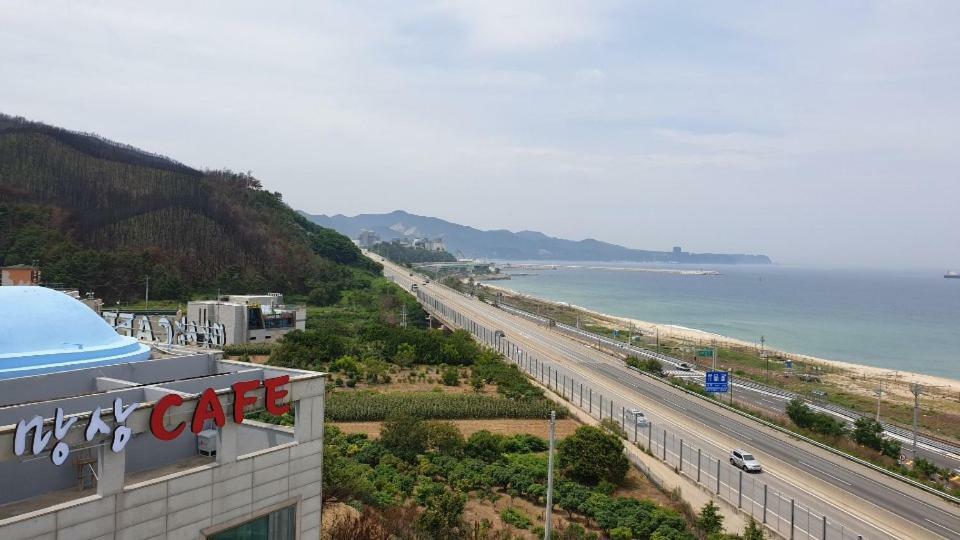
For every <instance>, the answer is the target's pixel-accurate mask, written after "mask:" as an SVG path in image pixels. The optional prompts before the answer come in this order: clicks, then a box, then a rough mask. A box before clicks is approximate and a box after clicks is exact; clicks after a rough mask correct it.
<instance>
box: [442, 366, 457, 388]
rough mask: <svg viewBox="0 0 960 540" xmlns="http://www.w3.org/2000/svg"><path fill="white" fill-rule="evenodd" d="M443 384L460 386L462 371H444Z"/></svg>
mask: <svg viewBox="0 0 960 540" xmlns="http://www.w3.org/2000/svg"><path fill="white" fill-rule="evenodd" d="M441 378H442V380H443V384H445V385H447V386H459V385H460V370H459V369H457V368H455V367H448V368H447V369H445V370H443V375H442V377H441Z"/></svg>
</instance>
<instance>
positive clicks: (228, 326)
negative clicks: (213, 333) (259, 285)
mask: <svg viewBox="0 0 960 540" xmlns="http://www.w3.org/2000/svg"><path fill="white" fill-rule="evenodd" d="M186 318H187V321H190V322H195V323H196V324H197V326H200V327H205V326H209V325H211V324H222V325H223V332H224V343H225V344H226V345H230V344H233V343H263V342H267V343H269V342H272V341H275V340H276V339H277V338H279V337H280V336H282V335H284V334H286V333H287V332H291V331H293V330H303V329H305V328H306V324H307V310H306V308H305V307H303V306H292V307H287V306H285V305H284V304H283V295H281V294H278V293H271V294H266V295H230V296H227V297H226V300H195V301H192V302H189V303H188V304H187V317H186Z"/></svg>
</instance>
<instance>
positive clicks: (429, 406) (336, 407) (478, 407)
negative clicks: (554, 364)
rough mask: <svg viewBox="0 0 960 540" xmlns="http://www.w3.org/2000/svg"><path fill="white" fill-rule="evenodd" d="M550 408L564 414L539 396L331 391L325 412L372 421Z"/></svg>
mask: <svg viewBox="0 0 960 540" xmlns="http://www.w3.org/2000/svg"><path fill="white" fill-rule="evenodd" d="M551 410H556V411H557V417H559V418H564V417H566V414H567V411H566V410H565V409H563V408H562V407H557V405H554V404H551V403H550V402H548V401H545V400H539V399H520V400H518V399H507V398H503V397H499V396H486V395H479V394H447V393H439V392H398V393H389V394H383V393H378V392H330V393H328V394H327V403H326V413H325V416H326V419H327V420H328V421H331V422H373V421H379V420H385V419H386V418H387V417H389V416H391V415H393V414H397V413H403V414H409V415H412V416H417V417H419V418H423V419H430V420H461V419H474V418H548V417H549V416H550V411H551Z"/></svg>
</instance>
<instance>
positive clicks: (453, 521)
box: [417, 491, 467, 540]
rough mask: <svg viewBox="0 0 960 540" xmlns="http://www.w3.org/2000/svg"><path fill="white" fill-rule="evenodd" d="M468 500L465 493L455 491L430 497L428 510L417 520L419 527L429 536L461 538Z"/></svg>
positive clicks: (443, 538)
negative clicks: (464, 511) (464, 509)
mask: <svg viewBox="0 0 960 540" xmlns="http://www.w3.org/2000/svg"><path fill="white" fill-rule="evenodd" d="M466 502H467V497H466V496H465V495H463V494H462V493H457V492H453V491H444V492H443V493H441V494H439V495H435V496H433V497H430V499H429V500H428V501H427V504H426V510H424V512H423V514H421V515H420V518H419V519H418V520H417V526H418V528H419V529H420V530H421V531H423V532H424V533H425V534H427V535H428V537H429V538H436V539H438V540H448V539H450V540H452V539H455V538H461V537H462V536H461V532H462V531H461V529H462V528H463V519H462V517H463V508H464V506H465V505H466Z"/></svg>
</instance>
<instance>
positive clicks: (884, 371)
mask: <svg viewBox="0 0 960 540" xmlns="http://www.w3.org/2000/svg"><path fill="white" fill-rule="evenodd" d="M484 287H489V288H491V289H497V290H501V291H503V292H505V293H509V294H511V295H515V296H518V297H521V298H526V299H528V300H531V301H535V302H542V303H545V304H550V305H556V306H560V307H566V308H570V309H574V310H578V311H582V312H584V313H587V314H589V315H592V316H594V317H596V318H598V319H600V320H606V321H609V322H617V323H621V324H624V325H628V326H630V325H632V326H634V327H636V328H637V329H639V330H641V331H643V332H644V334H645V335H649V334H648V332H650V333H653V332H656V331H657V330H658V329H659V332H660V334H661V336H663V337H665V338H667V339H670V338H673V339H679V340H682V341H699V340H709V341H711V342H715V343H716V344H718V345H728V346H735V347H749V348H757V344H756V343H753V342H750V341H746V340H742V339H737V338H733V337H729V336H724V335H721V334H715V333H712V332H707V331H705V330H697V329H696V328H688V327H686V326H680V325H675V324H664V323H656V322H651V321H644V320H641V319H634V318H631V317H623V316H619V315H611V314H608V313H601V312H599V311H596V310H593V309H590V308H586V307H583V306H578V305H576V304H571V303H569V302H562V301H557V300H550V299H547V298H542V297H539V296H535V295H532V294H526V293H521V292H518V291H515V290H513V289H509V288H507V287H503V286H499V285H490V284H487V283H485V284H484ZM765 349H766V351H767V352H769V353H771V354H774V355H777V356H780V357H783V358H789V359H791V360H794V361H803V362H808V363H811V364H819V365H822V366H825V367H831V368H835V369H838V370H841V371H846V372H853V373H856V374H859V375H861V376H862V377H864V378H870V379H882V380H884V381H888V382H896V383H899V384H900V385H903V386H904V387H906V386H908V384H909V383H914V382H916V383H920V384H921V385H923V386H925V387H930V388H933V387H936V389H937V391H938V392H937V393H945V394H952V395H954V396H956V395H958V394H960V380H957V379H949V378H946V377H941V376H937V375H927V374H925V373H917V372H912V371H904V370H894V369H889V368H881V367H876V366H870V365H866V364H857V363H854V362H848V361H843V360H830V359H827V358H820V357H816V356H811V355H807V354H802V353H796V352H790V351H784V350H780V349H776V348H771V347H765ZM891 390H892V389H891ZM906 393H907V394H909V390H907V392H906ZM925 395H930V397H934V395H935V394H925ZM911 397H912V396H911Z"/></svg>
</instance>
